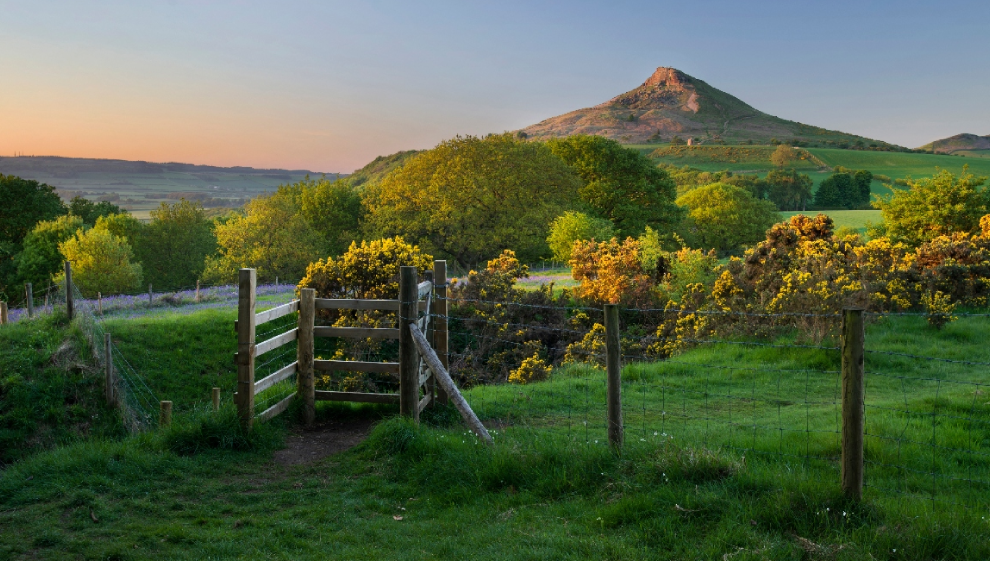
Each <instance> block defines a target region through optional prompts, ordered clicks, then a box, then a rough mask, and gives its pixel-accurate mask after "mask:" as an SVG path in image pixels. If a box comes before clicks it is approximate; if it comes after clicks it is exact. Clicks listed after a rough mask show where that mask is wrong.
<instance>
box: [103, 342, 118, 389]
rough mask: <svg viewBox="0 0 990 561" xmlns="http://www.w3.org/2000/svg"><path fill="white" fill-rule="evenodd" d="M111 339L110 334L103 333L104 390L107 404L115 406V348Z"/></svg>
mask: <svg viewBox="0 0 990 561" xmlns="http://www.w3.org/2000/svg"><path fill="white" fill-rule="evenodd" d="M111 345H112V343H111V341H110V334H109V333H104V334H103V357H104V358H103V361H104V365H103V370H104V372H103V374H104V392H105V393H106V395H105V397H106V399H107V405H109V406H111V407H112V406H113V404H114V398H113V394H114V385H115V384H114V380H113V348H112V347H111Z"/></svg>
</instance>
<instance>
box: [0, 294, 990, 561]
mask: <svg viewBox="0 0 990 561" xmlns="http://www.w3.org/2000/svg"><path fill="white" fill-rule="evenodd" d="M36 321H40V320H36ZM29 324H31V322H25V323H24V324H23V325H22V326H21V328H22V329H27V326H28V325H29ZM16 327H18V324H14V325H13V326H11V328H16ZM229 328H230V324H229V320H228V317H227V316H224V315H223V313H222V312H219V311H217V310H204V311H199V312H196V313H193V314H189V315H183V316H177V317H174V318H165V317H157V316H156V317H147V318H135V319H132V320H127V321H124V320H121V321H120V322H119V323H117V324H115V325H114V330H115V331H114V333H115V335H114V337H115V338H120V340H121V343H120V344H121V345H123V344H124V341H125V340H127V341H130V342H131V343H129V344H134V345H139V344H144V345H150V344H151V343H156V345H155V346H154V347H149V351H148V355H147V356H146V357H144V358H142V359H141V367H142V368H141V370H142V372H144V373H146V376H147V379H148V382H149V384H153V385H156V387H160V388H171V387H176V389H175V391H176V392H177V393H175V394H174V396H175V400H176V402H177V403H176V407H177V408H179V412H178V413H177V415H176V421H175V425H174V426H173V427H172V428H171V429H169V430H164V431H158V432H153V433H147V434H143V435H140V436H137V437H127V438H123V437H120V436H113V435H108V436H101V437H98V438H93V439H90V440H88V441H77V442H70V443H68V444H67V445H65V446H61V447H58V448H55V449H53V450H50V451H47V452H41V453H37V454H33V455H31V456H30V457H25V458H22V459H20V460H19V461H18V462H17V463H16V464H14V465H12V466H9V467H7V468H6V469H5V470H4V471H3V472H0V529H2V530H0V558H14V559H16V558H38V557H41V558H46V559H62V558H65V559H69V558H71V559H77V558H94V559H96V558H99V559H145V558H168V559H204V558H234V557H245V558H260V557H280V558H292V559H310V558H312V559H325V558H347V559H380V558H394V559H421V558H428V557H439V558H477V559H489V558H490V559H546V558H560V559H586V558H615V559H657V558H661V559H685V558H702V559H722V558H723V556H729V557H728V558H729V559H826V558H828V559H863V558H868V557H870V556H872V557H873V558H876V559H934V558H939V559H977V558H987V557H988V556H990V543H988V542H987V541H986V540H985V539H984V538H983V536H985V535H986V533H987V531H988V530H990V529H988V527H987V522H986V521H985V520H984V519H983V517H985V516H987V512H986V510H987V505H988V503H990V493H988V489H987V488H986V485H985V484H970V483H966V482H965V481H955V480H953V479H952V478H953V477H957V478H959V479H963V478H966V479H974V480H976V479H985V476H983V475H982V474H985V473H986V472H987V468H988V467H990V464H988V462H987V461H986V458H984V457H983V456H982V455H980V454H976V453H974V452H981V451H985V450H986V449H987V448H988V447H990V433H988V431H987V430H986V427H985V425H986V424H987V423H988V422H990V410H988V404H987V403H986V398H985V397H980V395H981V394H976V393H974V392H973V391H972V389H973V388H974V387H975V386H966V385H964V384H955V387H954V385H953V384H952V383H951V382H952V381H956V382H969V381H979V380H980V379H981V378H982V369H981V368H979V367H974V366H969V365H963V364H956V363H946V362H931V361H921V360H916V359H910V358H907V357H903V356H896V355H881V354H869V355H868V356H867V363H866V366H867V370H868V371H869V372H871V373H872V374H870V375H869V376H868V380H867V396H868V401H867V405H868V407H867V430H868V431H869V432H870V434H871V435H875V436H874V437H871V438H870V439H868V440H867V459H868V461H870V462H872V463H871V464H870V465H869V466H868V471H867V477H868V479H867V483H868V485H870V487H868V488H867V492H866V501H865V502H864V503H862V504H860V505H855V504H851V503H849V502H847V501H845V500H844V499H842V498H841V496H840V495H839V493H838V469H837V452H838V444H837V439H838V437H837V435H836V434H835V411H836V407H837V406H836V404H835V401H836V381H837V378H836V376H835V374H834V373H833V371H834V370H837V369H838V357H837V354H836V353H835V351H829V350H818V349H800V348H793V347H792V348H785V349H778V348H769V347H749V346H746V345H728V344H722V345H718V346H702V347H700V348H697V349H694V350H691V351H688V352H686V353H684V354H682V355H680V356H678V357H676V358H675V359H674V360H671V361H668V362H664V363H641V364H635V363H633V364H628V365H627V366H626V367H625V369H624V372H623V376H624V384H623V394H624V415H625V424H626V442H627V445H626V447H625V448H624V450H623V453H622V455H621V456H619V455H616V454H613V453H612V452H611V451H610V450H609V448H608V447H607V446H605V445H604V424H603V418H604V415H603V414H602V413H603V403H604V400H603V392H604V384H603V376H602V374H601V373H600V371H597V370H593V369H589V368H585V367H569V368H562V369H558V370H557V371H556V372H555V375H554V377H553V379H552V381H548V382H543V383H536V384H531V385H527V386H497V387H476V388H472V389H470V390H468V391H466V392H465V396H466V398H467V399H468V400H469V402H470V403H471V404H472V406H473V407H474V408H475V410H476V411H478V412H479V414H480V415H481V416H482V417H483V418H485V419H486V420H487V423H488V424H489V425H490V426H491V427H492V430H493V433H494V436H495V440H496V442H495V445H494V446H493V447H491V448H489V447H485V446H482V445H479V444H477V443H476V440H475V439H474V438H473V437H472V436H470V435H468V434H465V432H464V429H463V428H462V427H461V426H460V425H459V424H458V423H454V424H453V425H451V424H448V423H449V420H450V418H451V416H450V414H449V413H447V414H441V415H437V414H431V416H430V417H429V419H428V420H430V422H428V423H425V424H424V425H423V426H422V427H418V428H417V427H414V426H412V425H410V424H408V423H406V422H404V421H401V420H398V419H393V420H387V421H385V422H382V423H380V424H379V425H378V426H377V427H376V429H375V430H374V432H373V434H372V435H371V437H370V438H369V439H368V440H367V441H366V442H365V443H364V444H362V445H360V446H359V447H358V448H355V449H353V450H351V451H349V452H346V453H343V454H340V455H337V456H333V457H330V458H327V459H325V460H322V461H318V462H315V463H311V464H307V465H302V466H296V467H283V466H280V465H279V464H273V462H272V456H273V453H274V451H275V450H276V449H277V448H278V447H279V446H280V442H281V440H282V438H283V437H284V435H285V433H286V431H287V430H288V428H289V427H288V426H287V425H286V424H285V423H289V422H291V419H292V414H293V413H292V412H291V411H290V414H288V415H286V416H283V417H282V418H280V419H278V420H276V421H274V422H271V423H267V424H264V425H260V427H259V430H258V431H257V432H255V433H254V434H253V436H251V437H247V436H246V435H244V434H243V433H241V432H240V431H239V429H238V427H237V423H236V421H235V419H234V417H233V412H232V410H231V408H230V406H229V402H227V401H225V408H224V409H223V411H221V413H219V414H210V413H204V412H203V411H202V408H197V407H195V406H193V405H195V404H196V403H199V402H201V401H205V399H206V396H207V395H208V393H207V392H205V391H203V390H204V389H205V388H206V387H207V384H206V383H205V381H204V385H203V386H202V387H199V386H197V384H199V379H200V377H201V374H200V371H201V370H202V368H203V366H204V365H206V366H211V367H212V366H215V365H216V364H218V363H215V362H212V361H219V360H221V357H224V356H226V357H229V356H230V355H229V353H230V352H231V350H232V347H231V346H230V343H229V341H228V337H232V330H230V329H229ZM7 329H8V327H6V326H5V327H4V328H0V336H4V337H6V336H7V334H8V333H9V332H8V331H6V330H7ZM38 329H39V330H40V331H42V332H46V333H47V332H51V335H50V336H48V339H46V340H50V341H60V340H62V339H63V338H64V337H65V335H66V334H68V333H70V332H71V328H69V330H68V331H66V328H65V327H64V326H60V325H51V326H45V325H42V324H39V327H38ZM988 329H990V320H988V319H987V318H980V317H965V318H963V319H961V320H959V321H958V322H955V323H953V324H950V325H949V326H948V327H946V328H945V329H944V330H943V331H939V332H936V331H933V330H932V329H931V328H929V327H927V326H926V325H925V323H924V320H923V318H919V317H893V318H889V319H886V320H882V321H879V322H877V323H874V324H871V325H870V326H869V327H868V334H867V345H868V348H869V349H871V350H885V351H892V352H901V353H911V354H916V355H931V356H943V357H946V358H952V359H957V360H968V361H973V362H990V349H988V348H987V347H986V345H985V344H984V341H983V339H984V336H983V335H984V334H985V333H986V332H987V330H988ZM213 333H215V335H211V334H213ZM197 337H200V338H206V339H205V340H204V341H202V342H201V343H197V342H196V341H195V339H196V338H197ZM156 340H159V341H156ZM170 341H171V342H172V344H171V345H169V344H168V343H169V342H170ZM791 342H793V339H792V338H790V337H783V338H780V339H778V340H777V341H775V343H778V344H781V345H787V344H789V343H791ZM199 344H201V345H202V347H196V352H195V353H192V355H191V356H187V357H185V362H183V361H181V360H178V359H176V360H174V362H169V360H171V359H167V357H164V356H163V355H168V354H172V349H175V348H179V347H180V346H184V345H199ZM20 345H21V344H20V343H18V346H20ZM214 346H215V348H214ZM0 348H3V347H0ZM135 348H136V347H135ZM24 354H28V353H27V352H26V351H25V352H24ZM151 362H155V363H158V366H157V367H156V369H150V368H148V367H147V366H148V364H149V363H151ZM794 371H797V372H794ZM881 374H886V375H888V376H882V375H881ZM889 375H898V376H906V377H911V378H917V379H918V380H901V379H897V378H891V377H889ZM208 377H209V376H208V375H207V378H208ZM934 379H941V380H943V382H941V383H939V382H932V381H930V380H934ZM185 384H188V385H189V386H190V387H189V388H188V389H187V390H188V391H186V390H181V388H180V387H179V386H182V385H185ZM210 384H212V382H210ZM180 390H181V391H180ZM162 391H165V390H164V389H163V390H162ZM182 391H185V392H186V393H181V392H182ZM183 400H188V403H186V404H184V403H180V402H183ZM321 405H322V406H321V408H320V410H319V412H318V414H319V415H320V416H321V417H322V418H324V419H326V418H341V417H342V416H349V415H370V416H372V417H374V418H379V417H381V416H382V415H386V416H388V415H390V414H392V413H394V409H389V408H387V407H378V408H370V407H359V406H353V407H351V406H347V405H337V404H321ZM881 407H888V408H889V409H898V410H899V411H888V410H885V409H880V408H881ZM933 412H935V413H938V414H939V416H938V417H936V418H935V422H934V424H933V417H932V413H933ZM585 420H587V421H588V422H589V424H588V425H585V424H584V421H585ZM754 426H755V427H756V430H754V429H753V427H754ZM782 429H788V430H782ZM790 429H793V430H790ZM933 430H934V431H935V432H934V436H933V432H932V431H933ZM809 431H820V432H809ZM654 433H656V434H655V435H654ZM671 437H673V438H671ZM881 437H883V438H881ZM892 437H897V438H900V439H901V442H900V443H899V444H900V447H899V449H898V448H897V447H896V446H894V445H893V444H892V443H891V441H889V440H885V438H892ZM933 438H934V443H935V444H937V445H939V446H944V448H932V447H930V446H929V444H930V443H931V442H932V441H933V440H932V439H933ZM596 439H597V440H599V442H598V443H595V442H594V441H595V440H596ZM914 443H920V444H914ZM780 452H785V453H789V454H793V455H792V456H788V455H781V454H780ZM898 452H900V456H899V457H898V455H897V453H898ZM877 463H880V464H896V465H898V466H903V467H902V468H900V469H898V468H891V467H886V466H883V465H876V464H877ZM933 467H934V468H935V471H936V477H935V478H934V479H933V478H932V477H931V476H930V475H928V472H930V471H932V468H933ZM911 470H917V471H918V472H921V473H918V474H915V473H914V472H913V471H911ZM933 484H934V485H935V487H934V489H935V491H936V496H937V498H938V499H939V500H938V501H936V502H934V503H932V502H931V501H930V500H929V494H930V493H931V491H932V488H933V487H932V485H933ZM887 489H894V490H896V491H890V490H887ZM948 500H957V501H959V502H963V503H966V504H970V505H972V506H973V508H970V509H966V508H961V507H959V506H953V505H952V504H950V503H948V502H946V501H948ZM398 517H401V519H398ZM895 550H896V552H895Z"/></svg>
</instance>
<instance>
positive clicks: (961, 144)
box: [918, 133, 990, 154]
mask: <svg viewBox="0 0 990 561" xmlns="http://www.w3.org/2000/svg"><path fill="white" fill-rule="evenodd" d="M918 149H919V150H929V151H932V152H935V153H936V154H952V153H954V152H963V151H970V150H990V134H988V135H986V136H979V135H975V134H969V133H963V134H957V135H955V136H950V137H948V138H942V139H940V140H936V141H933V142H929V143H928V144H925V145H924V146H920V147H918Z"/></svg>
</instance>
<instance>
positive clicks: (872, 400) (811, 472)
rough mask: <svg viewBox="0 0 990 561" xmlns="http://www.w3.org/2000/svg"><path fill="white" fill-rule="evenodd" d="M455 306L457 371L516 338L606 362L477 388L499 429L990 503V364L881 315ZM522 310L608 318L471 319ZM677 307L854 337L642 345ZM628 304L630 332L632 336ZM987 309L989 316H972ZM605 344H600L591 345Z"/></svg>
mask: <svg viewBox="0 0 990 561" xmlns="http://www.w3.org/2000/svg"><path fill="white" fill-rule="evenodd" d="M451 305H452V306H454V307H457V306H460V307H461V309H459V310H456V311H455V312H454V313H453V314H451V316H450V317H449V318H448V319H449V322H450V325H451V328H450V344H451V351H450V360H451V370H452V371H453V373H454V374H455V375H457V374H458V372H459V371H460V372H462V373H463V372H464V371H470V370H471V368H472V364H487V361H488V359H489V358H490V357H497V356H498V355H499V354H500V353H508V352H510V351H512V349H519V348H525V350H526V351H527V352H532V351H531V350H530V349H531V348H532V347H529V346H527V345H526V343H525V340H527V339H533V340H539V341H541V342H542V349H543V350H541V351H540V352H541V353H545V354H546V355H549V357H550V362H559V361H560V358H561V355H563V354H564V350H565V349H566V352H567V353H568V354H569V355H570V356H569V359H570V360H571V361H576V362H587V363H590V364H593V365H595V366H596V367H597V368H599V369H601V370H588V369H584V370H581V369H577V370H575V369H560V368H556V369H554V370H551V371H550V372H549V374H548V375H547V377H546V379H545V380H543V381H540V382H538V383H526V384H507V383H504V382H506V381H507V379H506V378H507V377H506V376H505V375H503V377H502V378H500V379H498V380H496V383H495V384H482V385H476V386H474V387H472V388H470V389H468V390H466V391H465V397H466V398H467V400H468V401H469V402H470V403H471V405H472V407H473V408H474V410H475V411H477V412H478V415H479V417H480V418H481V419H482V420H483V421H484V423H485V424H486V425H487V426H488V427H489V428H497V429H498V430H500V431H504V432H506V433H509V432H514V433H516V434H520V433H522V432H525V433H526V434H528V435H530V436H531V437H536V438H558V439H564V440H566V441H568V442H571V443H573V444H574V445H582V446H595V445H599V446H606V445H611V446H614V447H617V448H619V447H622V446H624V445H639V444H641V443H643V441H647V442H650V441H668V442H681V443H684V444H691V445H692V446H701V447H706V448H719V449H726V450H731V451H735V452H736V453H738V454H740V455H742V457H743V458H745V459H746V461H747V462H749V461H757V460H759V461H767V462H773V463H774V465H776V466H778V467H777V468H774V469H785V470H787V471H788V472H789V473H792V474H793V475H797V474H798V473H804V474H805V476H806V477H808V478H811V479H816V480H822V479H824V480H826V481H827V480H831V481H833V482H834V484H835V486H836V488H841V489H842V490H843V491H844V492H845V493H846V494H847V495H848V496H850V497H853V498H859V497H861V496H862V493H863V492H864V489H865V492H866V493H867V494H870V493H872V497H873V498H880V497H882V498H883V499H884V500H888V499H890V498H891V497H896V498H897V499H898V500H910V501H914V502H916V503H918V504H920V503H923V502H930V503H931V505H932V507H933V508H934V507H935V506H936V505H937V504H951V505H966V506H979V507H981V508H985V507H987V506H988V504H987V499H986V498H985V497H986V493H985V491H990V478H988V477H987V473H988V469H990V401H988V398H987V397H985V396H987V395H988V394H987V387H985V386H986V385H987V384H985V383H984V382H983V381H982V379H983V378H984V376H985V372H986V370H987V367H988V366H990V363H984V362H976V361H967V360H954V359H945V358H937V357H931V356H923V355H921V354H906V353H896V352H893V353H892V352H888V351H883V350H879V349H873V348H870V347H869V345H868V341H867V340H866V338H865V328H864V325H865V323H867V322H868V321H870V320H871V319H874V317H875V316H874V315H873V314H868V313H864V312H861V311H854V310H850V311H846V312H845V313H844V314H776V315H774V314H746V313H736V312H721V311H708V312H705V311H682V310H634V309H617V308H610V307H606V308H605V309H595V308H583V307H575V306H571V307H569V308H566V309H564V308H563V307H559V306H530V305H527V304H520V303H518V302H496V301H492V302H484V301H479V300H473V301H468V300H460V301H452V302H451ZM516 306H519V307H526V308H534V309H533V310H529V313H532V314H542V316H543V318H544V319H546V318H549V317H551V316H554V315H555V314H556V315H561V314H562V315H563V316H565V317H567V316H569V317H572V318H573V317H576V316H578V315H582V314H583V315H587V316H591V318H593V319H590V320H586V321H589V322H591V321H593V322H594V323H599V324H601V325H602V326H604V329H603V330H602V331H601V332H596V331H595V330H592V331H591V332H589V331H588V330H587V329H585V328H574V329H568V328H564V327H559V326H557V325H559V323H558V324H557V325H548V324H547V323H552V322H541V321H537V320H534V321H530V322H525V321H522V320H517V319H504V318H496V319H491V318H489V317H486V316H485V314H482V313H475V315H471V313H472V311H474V312H476V311H477V310H479V309H483V310H498V309H511V308H513V307H516ZM671 313H673V314H675V315H676V314H678V313H684V314H687V313H690V314H696V315H698V316H726V317H725V318H723V319H725V321H744V320H753V321H757V322H764V323H767V324H770V323H772V322H775V321H779V322H784V321H791V322H793V321H802V322H806V321H807V322H812V321H814V322H821V323H830V324H831V325H832V326H833V327H835V328H836V329H835V330H836V331H837V332H838V333H840V334H841V335H840V336H839V338H838V342H839V343H840V344H839V345H835V346H830V345H829V344H827V343H825V344H803V343H795V342H790V341H787V340H780V339H779V340H772V339H771V340H770V341H768V340H767V339H766V338H765V337H761V338H759V339H757V338H755V337H749V338H747V337H732V338H727V339H718V338H715V337H710V338H704V337H695V338H690V337H685V338H683V339H681V341H682V342H684V343H686V344H688V345H689V346H694V347H698V348H699V351H697V352H693V353H690V354H687V355H684V354H673V355H671V356H666V355H658V354H656V353H655V352H654V353H651V352H648V351H649V350H650V349H647V348H646V345H645V344H644V345H639V346H637V345H638V341H639V340H640V339H648V337H644V336H643V335H644V332H645V333H647V334H648V333H649V332H650V330H649V329H645V330H644V329H643V328H642V326H643V325H646V324H649V322H650V321H656V317H657V316H663V315H664V314H671ZM510 315H511V314H510ZM619 315H621V316H622V317H623V318H624V319H625V323H626V324H627V325H628V327H627V330H628V333H622V332H620V331H619V329H618V319H617V317H618V316H619ZM982 317H986V314H973V318H972V321H983V320H982V319H981V318H982ZM653 325H655V323H654V324H653ZM627 335H628V337H627ZM589 339H594V341H592V342H591V343H590V344H585V345H581V344H580V343H587V342H588V341H589ZM658 344H659V343H658ZM743 349H748V350H747V351H743ZM520 356H522V355H517V356H516V358H515V361H516V362H515V364H519V357H520ZM622 365H624V368H621V375H620V374H619V371H620V366H622ZM926 371H931V375H928V373H927V372H926ZM919 372H921V374H920V375H919ZM464 382H465V380H464V379H462V383H464ZM675 439H676V440H675ZM975 491H978V492H975Z"/></svg>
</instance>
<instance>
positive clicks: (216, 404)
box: [210, 388, 220, 413]
mask: <svg viewBox="0 0 990 561" xmlns="http://www.w3.org/2000/svg"><path fill="white" fill-rule="evenodd" d="M210 397H212V398H213V412H214V413H216V412H217V411H219V410H220V388H213V392H212V395H211V396H210Z"/></svg>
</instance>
